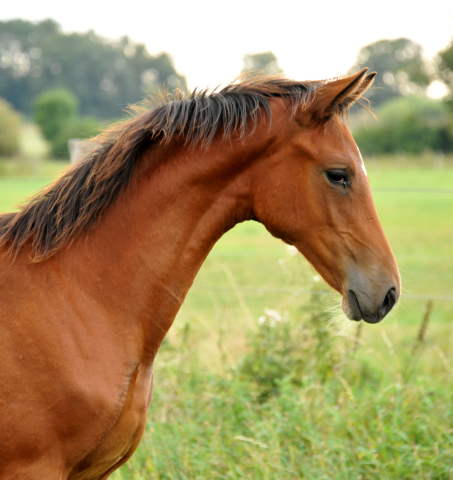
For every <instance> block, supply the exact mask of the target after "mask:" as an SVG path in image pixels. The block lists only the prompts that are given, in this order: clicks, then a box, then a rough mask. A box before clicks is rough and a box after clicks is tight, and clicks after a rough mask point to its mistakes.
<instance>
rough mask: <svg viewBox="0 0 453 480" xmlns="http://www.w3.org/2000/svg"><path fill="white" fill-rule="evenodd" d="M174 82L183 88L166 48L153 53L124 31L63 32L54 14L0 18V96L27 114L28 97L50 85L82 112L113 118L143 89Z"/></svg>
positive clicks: (139, 96) (138, 97)
mask: <svg viewBox="0 0 453 480" xmlns="http://www.w3.org/2000/svg"><path fill="white" fill-rule="evenodd" d="M177 84H179V85H180V87H181V88H182V89H183V90H185V89H186V81H185V78H184V77H183V76H181V75H179V74H178V73H177V72H176V70H175V68H174V65H173V61H172V59H171V57H170V56H169V55H168V54H167V53H161V54H160V55H157V56H155V57H153V56H151V55H150V54H149V52H148V51H147V49H146V47H145V46H144V45H143V44H139V43H135V42H133V41H132V40H131V39H129V38H128V37H123V38H121V39H120V40H119V41H115V42H114V41H108V40H105V39H103V38H101V37H99V36H97V35H96V34H95V33H94V32H93V31H91V32H88V33H83V34H81V33H72V34H65V33H62V32H61V30H60V27H59V25H58V24H57V23H55V22H54V21H53V20H45V21H43V22H40V23H37V24H34V23H31V22H27V21H23V20H12V21H8V22H0V96H3V97H5V98H6V99H7V100H8V101H10V102H11V103H12V104H13V105H14V106H15V108H16V109H18V110H20V111H22V112H24V113H26V114H27V115H28V114H30V113H31V111H32V102H33V99H34V98H36V97H37V96H38V95H39V94H41V93H43V92H44V91H46V90H49V89H53V88H59V87H63V88H66V89H68V90H70V91H71V92H72V93H73V94H74V95H76V97H77V98H78V100H79V102H80V112H81V114H82V115H94V116H97V117H100V118H114V117H118V116H120V115H121V114H122V112H123V110H124V108H125V107H127V105H129V104H131V103H136V102H138V101H140V100H141V99H142V98H143V97H144V96H145V95H146V94H147V93H148V92H150V91H153V90H156V89H159V88H161V87H162V86H163V85H165V86H166V88H167V89H170V90H171V89H173V88H174V87H175V86H176V85H177Z"/></svg>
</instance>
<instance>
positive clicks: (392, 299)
mask: <svg viewBox="0 0 453 480" xmlns="http://www.w3.org/2000/svg"><path fill="white" fill-rule="evenodd" d="M395 303H396V289H395V288H394V287H392V288H391V289H390V290H389V291H388V292H387V295H386V296H385V298H384V302H383V303H382V306H381V309H380V310H379V316H380V319H381V320H382V319H383V318H384V317H385V316H386V315H387V313H389V312H390V310H391V309H392V308H393V307H394V306H395Z"/></svg>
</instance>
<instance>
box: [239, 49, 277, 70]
mask: <svg viewBox="0 0 453 480" xmlns="http://www.w3.org/2000/svg"><path fill="white" fill-rule="evenodd" d="M243 62H244V68H243V69H242V72H243V73H247V72H256V73H265V74H268V75H275V74H277V73H281V72H283V70H282V69H281V68H280V66H279V64H278V60H277V57H276V56H275V55H274V54H273V53H272V52H263V53H254V54H251V53H248V54H246V55H244V58H243Z"/></svg>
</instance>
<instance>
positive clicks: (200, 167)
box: [61, 142, 253, 358]
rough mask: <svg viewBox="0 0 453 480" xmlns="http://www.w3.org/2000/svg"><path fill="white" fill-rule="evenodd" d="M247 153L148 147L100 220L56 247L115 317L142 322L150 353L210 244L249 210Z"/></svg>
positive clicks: (169, 321) (159, 339)
mask: <svg viewBox="0 0 453 480" xmlns="http://www.w3.org/2000/svg"><path fill="white" fill-rule="evenodd" d="M238 143H239V142H238ZM246 151H247V148H246V147H244V146H243V147H242V148H240V149H237V148H233V147H231V146H230V147H228V146H225V145H223V148H220V146H217V148H216V147H215V146H212V147H211V148H210V149H209V150H208V151H206V152H203V151H202V150H200V149H196V150H194V151H192V152H188V151H187V150H186V151H184V150H182V149H181V150H179V151H176V152H174V151H172V149H171V148H161V149H151V150H150V151H149V152H147V153H145V154H144V155H143V158H141V159H140V163H139V167H138V170H137V172H136V175H135V176H134V178H133V179H132V181H131V183H130V185H129V186H128V187H127V188H126V189H125V191H124V192H123V193H122V195H121V196H120V198H119V199H118V200H117V201H116V202H115V203H114V204H113V205H112V206H111V207H110V208H109V209H108V210H107V212H105V215H104V217H103V219H102V220H101V222H100V223H99V225H98V226H97V227H96V228H94V229H93V230H92V231H90V232H89V233H88V234H86V235H84V236H83V237H82V238H80V239H79V240H78V241H77V242H74V243H73V245H72V247H71V248H70V249H68V250H67V251H66V252H62V256H61V258H62V259H63V260H64V262H65V263H66V265H69V267H70V269H71V270H72V271H74V270H76V271H77V272H78V273H77V275H76V277H77V278H79V279H82V282H83V283H84V285H79V287H80V288H83V289H85V290H86V291H87V292H89V294H90V295H91V296H95V297H96V298H97V301H98V302H100V303H102V305H103V308H104V309H105V310H104V311H108V312H109V315H111V317H112V318H114V319H115V322H122V321H127V322H128V323H130V322H137V323H138V324H140V325H142V327H143V334H144V335H145V338H146V339H145V344H146V350H147V351H148V353H149V355H150V357H152V358H153V356H154V355H155V352H156V351H157V348H158V346H159V345H160V342H161V341H162V339H163V337H164V335H165V333H166V332H167V330H168V329H169V327H170V326H171V324H172V322H173V319H174V317H175V316H176V313H177V312H178V310H179V308H180V306H181V304H182V301H183V299H184V298H185V296H186V294H187V292H188V290H189V288H190V286H191V285H192V282H193V280H194V278H195V275H196V274H197V272H198V270H199V268H200V267H201V265H202V263H203V261H204V259H205V258H206V256H207V255H208V253H209V251H210V250H211V248H212V247H213V245H214V244H215V242H216V241H217V240H218V239H219V238H220V237H221V236H222V234H223V233H225V232H226V231H227V230H229V229H230V228H232V227H233V226H234V225H235V224H236V223H238V222H240V221H243V220H246V219H248V218H251V217H252V215H253V212H252V209H251V200H250V187H249V185H250V183H251V182H250V179H249V178H248V174H249V166H250V164H251V162H248V161H247V158H246V157H247V155H245V158H244V152H246ZM153 165H154V166H153ZM84 237H85V238H84ZM87 267H88V268H87Z"/></svg>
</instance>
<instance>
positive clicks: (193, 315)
mask: <svg viewBox="0 0 453 480" xmlns="http://www.w3.org/2000/svg"><path fill="white" fill-rule="evenodd" d="M306 3H307V2H297V1H281V2H279V3H278V4H276V5H273V6H272V8H268V7H266V6H265V5H264V4H262V3H259V4H258V2H244V1H242V2H240V1H238V0H232V1H230V2H228V3H218V4H215V5H214V4H212V2H209V3H208V2H207V1H203V0H198V1H195V2H192V3H189V2H179V1H176V2H172V3H171V4H165V5H164V4H163V3H159V4H158V3H156V2H154V3H150V4H149V5H145V4H143V2H138V1H136V0H130V1H129V2H127V4H125V3H121V4H120V3H118V4H117V5H115V6H112V5H109V6H107V5H106V4H105V3H103V2H93V1H91V2H88V1H85V0H81V1H79V2H77V4H74V5H68V4H66V3H64V2H59V3H56V2H53V1H49V0H43V1H41V2H25V5H24V2H22V3H19V2H8V3H7V4H5V5H2V7H1V11H0V212H6V211H10V210H13V209H15V208H18V207H17V205H19V204H20V202H23V201H24V200H25V199H26V198H27V197H29V196H30V195H32V194H33V193H34V192H35V191H37V190H38V189H39V188H41V187H43V186H44V185H46V184H48V183H49V182H51V181H52V180H54V179H55V178H56V177H57V176H58V175H60V174H61V173H62V172H63V171H64V170H65V169H66V168H67V166H68V165H69V151H68V141H69V140H71V139H84V138H89V137H91V136H93V135H95V134H96V133H98V132H99V131H100V130H102V129H103V128H105V127H107V126H108V125H109V124H111V123H112V122H116V121H119V120H121V119H123V118H125V117H126V116H127V115H128V114H127V113H126V112H125V110H126V109H127V107H128V105H130V104H134V103H136V102H140V101H141V100H142V99H144V98H145V97H147V96H149V95H153V94H154V93H156V92H158V91H159V90H161V89H163V88H165V89H166V90H169V91H171V90H172V89H174V88H180V89H181V90H183V91H185V92H190V91H192V90H193V89H194V88H195V87H200V88H205V87H209V88H211V89H212V88H215V87H217V86H219V85H220V86H222V85H226V84H228V83H229V82H231V81H232V80H233V79H234V78H236V77H237V76H238V75H240V74H241V73H243V72H250V71H256V72H264V73H269V74H284V75H286V76H287V77H289V78H294V79H296V80H318V79H328V78H334V77H337V76H340V75H346V74H351V73H354V72H356V71H358V70H359V69H361V68H363V67H365V66H366V67H368V68H369V69H370V71H376V72H377V76H376V80H375V83H374V86H373V88H372V89H371V90H370V91H369V92H368V93H367V97H368V100H369V102H370V104H369V107H370V109H371V110H372V111H373V112H374V114H375V117H374V116H373V115H371V114H370V113H369V112H368V111H367V110H366V109H364V108H362V107H360V106H355V107H354V108H353V109H352V110H351V112H350V115H349V120H348V122H349V126H350V128H351V130H352V132H353V134H354V137H355V139H356V141H357V143H358V145H359V148H360V150H361V152H362V154H363V157H364V161H365V164H366V167H367V170H368V174H369V179H370V183H371V187H372V191H373V196H374V199H375V203H376V208H377V210H378V213H379V216H380V218H381V221H382V224H383V226H384V230H385V231H386V234H387V236H388V239H389V241H390V244H391V246H392V248H393V250H394V253H395V256H396V259H397V261H398V264H399V267H400V271H401V276H402V279H403V296H402V298H401V300H400V302H399V305H398V307H397V308H396V310H395V311H394V312H393V313H392V314H391V315H389V317H388V318H386V319H385V321H384V322H383V323H381V324H379V325H363V324H359V326H357V325H355V324H352V322H349V323H347V322H345V320H344V319H343V318H342V317H341V313H340V311H339V301H340V299H339V298H338V295H337V294H335V293H334V292H332V291H331V290H330V289H329V288H328V287H327V286H325V285H324V283H323V282H322V280H321V279H320V277H319V275H317V273H316V272H315V271H314V270H313V269H312V267H311V266H310V265H308V263H307V262H306V261H305V260H304V259H303V258H301V256H300V255H295V254H294V253H295V252H294V251H293V250H291V249H287V248H286V247H285V246H284V245H283V244H282V243H281V242H279V241H277V240H276V239H274V238H272V237H271V236H270V235H269V234H268V233H267V232H266V231H265V229H264V228H263V227H262V226H261V225H259V224H257V223H256V222H248V223H247V224H243V225H238V226H237V227H236V228H234V229H233V230H232V231H231V232H229V233H227V234H226V235H225V236H224V237H223V238H222V239H221V240H220V241H219V243H218V244H217V245H216V246H215V248H214V249H213V251H212V252H211V254H210V255H209V257H208V259H207V260H206V262H205V264H204V265H203V267H202V269H201V271H200V273H199V275H198V277H197V278H196V280H195V283H194V286H193V288H192V289H191V291H190V292H189V294H188V296H187V299H186V302H185V304H184V305H183V308H182V309H181V312H180V313H179V315H178V318H177V319H176V321H175V324H174V326H173V327H172V329H171V331H170V333H169V334H168V336H167V338H166V340H165V342H164V344H163V346H162V349H161V352H160V353H159V356H158V361H157V363H156V373H155V378H156V388H155V399H154V401H153V404H152V407H151V410H150V416H149V425H148V429H147V433H146V434H145V439H144V442H142V444H141V447H140V449H139V451H138V452H137V454H135V455H134V457H133V458H132V460H131V461H130V462H129V463H128V464H127V465H126V466H125V467H123V468H122V469H121V470H120V471H119V472H117V473H115V474H114V476H113V478H115V479H120V478H127V479H142V478H144V479H148V478H153V479H154V478H174V479H176V478H177V479H183V478H184V479H185V478H194V479H195V478H196V479H199V478H207V479H212V478H238V479H242V478H272V479H274V478H283V479H286V478H313V479H314V478H316V479H322V478H329V479H336V478H339V479H340V478H341V479H343V478H344V479H348V480H349V479H351V478H363V479H367V480H368V479H373V478H376V479H383V478H385V479H387V478H391V479H393V478H395V479H403V478H407V479H414V478H419V479H425V478H426V479H428V478H429V479H431V478H438V479H453V460H452V459H453V413H452V412H453V409H452V408H451V405H452V400H453V397H452V394H451V392H452V391H453V389H452V387H453V220H452V219H453V2H445V1H439V0H433V1H431V2H429V4H426V5H424V7H423V9H422V8H418V7H416V6H414V5H408V4H403V2H401V3H399V2H395V1H389V0H383V1H381V2H379V4H364V3H363V2H359V1H353V0H350V1H346V2H335V3H334V2H323V3H320V2H310V4H309V5H307V4H306Z"/></svg>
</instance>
